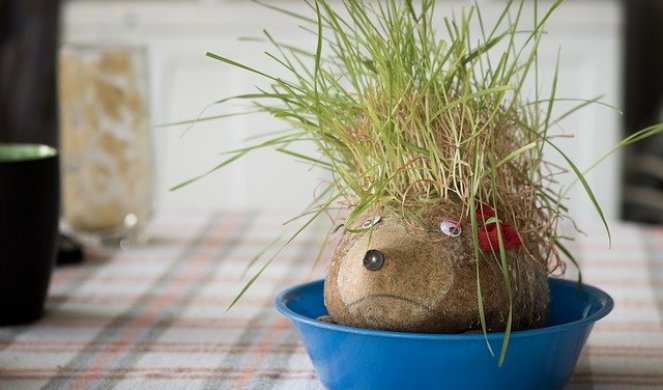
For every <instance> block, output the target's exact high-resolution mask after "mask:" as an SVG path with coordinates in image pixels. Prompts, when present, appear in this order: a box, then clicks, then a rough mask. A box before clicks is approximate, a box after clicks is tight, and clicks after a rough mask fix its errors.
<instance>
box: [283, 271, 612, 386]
mask: <svg viewBox="0 0 663 390" xmlns="http://www.w3.org/2000/svg"><path fill="white" fill-rule="evenodd" d="M548 283H549V285H550V293H551V305H550V314H549V319H548V324H547V325H546V326H545V327H544V328H540V329H535V330H526V331H518V332H513V333H512V334H511V340H510V342H509V347H508V352H507V355H506V359H505V361H504V364H503V365H502V367H498V364H497V363H498V355H499V351H500V348H501V344H502V338H503V334H502V333H493V334H489V335H488V342H489V343H490V345H491V347H492V350H493V351H495V355H496V356H493V355H491V353H490V352H489V350H488V347H487V345H486V337H484V335H482V334H469V335H468V334H465V335H458V334H421V333H402V332H385V331H376V330H368V329H359V328H351V327H347V326H341V325H334V324H328V323H323V322H319V321H316V320H315V319H316V318H317V317H319V316H321V315H325V314H327V309H325V306H324V304H323V295H322V291H323V281H321V280H320V281H316V282H311V283H307V284H303V285H299V286H295V287H292V288H290V289H288V290H286V291H284V292H282V293H281V294H279V295H278V296H277V297H276V299H275V301H274V304H275V306H276V308H277V309H278V311H280V312H281V313H282V314H284V315H285V316H287V317H288V318H290V319H291V320H292V322H293V323H294V325H295V327H296V328H297V331H298V333H299V336H300V338H301V340H302V343H303V344H304V347H305V348H306V351H307V352H308V355H309V356H310V358H311V361H312V362H313V365H314V366H315V369H316V371H317V373H318V376H319V378H320V381H321V382H322V383H323V384H324V385H325V386H326V387H327V388H329V389H361V390H367V389H381V390H382V389H399V390H401V389H464V390H465V389H509V390H512V389H561V388H563V387H564V386H565V385H566V383H567V382H568V381H569V378H570V377H571V374H572V373H573V369H574V367H575V365H576V362H577V360H578V356H579V355H580V351H581V350H582V347H583V345H584V344H585V341H586V340H587V337H588V336H589V332H590V331H591V330H592V327H593V325H594V323H595V322H596V321H597V320H599V319H601V318H603V317H605V316H606V315H607V314H608V313H610V311H611V310H612V308H613V301H612V298H610V296H609V295H608V294H606V293H605V292H604V291H602V290H599V289H598V288H596V287H592V286H588V285H584V286H583V288H582V289H580V288H579V287H578V284H577V283H576V282H573V281H567V280H561V279H552V278H550V279H549V280H548Z"/></svg>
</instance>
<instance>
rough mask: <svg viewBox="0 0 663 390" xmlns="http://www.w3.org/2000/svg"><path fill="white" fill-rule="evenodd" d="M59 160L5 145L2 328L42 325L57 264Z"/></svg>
mask: <svg viewBox="0 0 663 390" xmlns="http://www.w3.org/2000/svg"><path fill="white" fill-rule="evenodd" d="M59 187H60V177H59V163H58V156H57V153H56V151H55V149H53V148H50V147H48V146H43V145H42V146H39V145H28V144H0V325H14V324H24V323H28V322H32V321H34V320H37V319H38V318H39V317H40V316H41V314H42V312H43V307H44V302H45V300H46V292H47V291H48V285H49V282H50V279H51V271H52V269H53V263H54V262H55V250H56V244H57V237H58V219H59V207H60V188H59Z"/></svg>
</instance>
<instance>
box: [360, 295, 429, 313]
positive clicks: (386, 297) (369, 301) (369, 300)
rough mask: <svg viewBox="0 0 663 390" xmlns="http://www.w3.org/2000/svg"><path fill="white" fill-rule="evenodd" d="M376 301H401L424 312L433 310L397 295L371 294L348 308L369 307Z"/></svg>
mask: <svg viewBox="0 0 663 390" xmlns="http://www.w3.org/2000/svg"><path fill="white" fill-rule="evenodd" d="M376 300H377V301H378V302H379V301H383V300H389V301H402V302H407V303H409V304H410V305H414V306H416V307H419V308H422V309H424V310H426V311H432V310H433V309H431V308H430V307H428V306H426V305H424V304H422V303H419V302H417V301H415V300H413V299H409V298H404V297H399V296H397V295H393V294H371V295H368V296H365V297H363V298H360V299H358V300H356V301H354V302H352V303H350V304H349V305H348V308H352V307H353V306H356V305H363V304H368V305H371V304H376V303H377V302H376ZM385 303H386V302H381V304H383V305H384V304H385Z"/></svg>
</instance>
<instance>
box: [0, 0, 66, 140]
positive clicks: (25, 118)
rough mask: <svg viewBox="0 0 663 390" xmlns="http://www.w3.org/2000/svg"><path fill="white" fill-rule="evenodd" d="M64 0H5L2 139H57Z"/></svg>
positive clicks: (0, 41) (1, 5) (0, 31)
mask: <svg viewBox="0 0 663 390" xmlns="http://www.w3.org/2000/svg"><path fill="white" fill-rule="evenodd" d="M59 8H60V1H59V0H0V141H1V142H32V143H40V144H47V145H50V146H56V145H57V133H58V132H57V115H56V114H57V104H56V93H55V59H56V53H57V42H58V16H59V15H58V14H59Z"/></svg>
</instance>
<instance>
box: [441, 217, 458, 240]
mask: <svg viewBox="0 0 663 390" xmlns="http://www.w3.org/2000/svg"><path fill="white" fill-rule="evenodd" d="M440 231H442V233H444V234H446V235H447V236H449V237H458V236H460V233H461V232H462V231H463V230H462V229H461V228H460V226H459V225H458V222H456V221H454V220H451V219H448V220H446V221H444V222H442V223H440Z"/></svg>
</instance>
